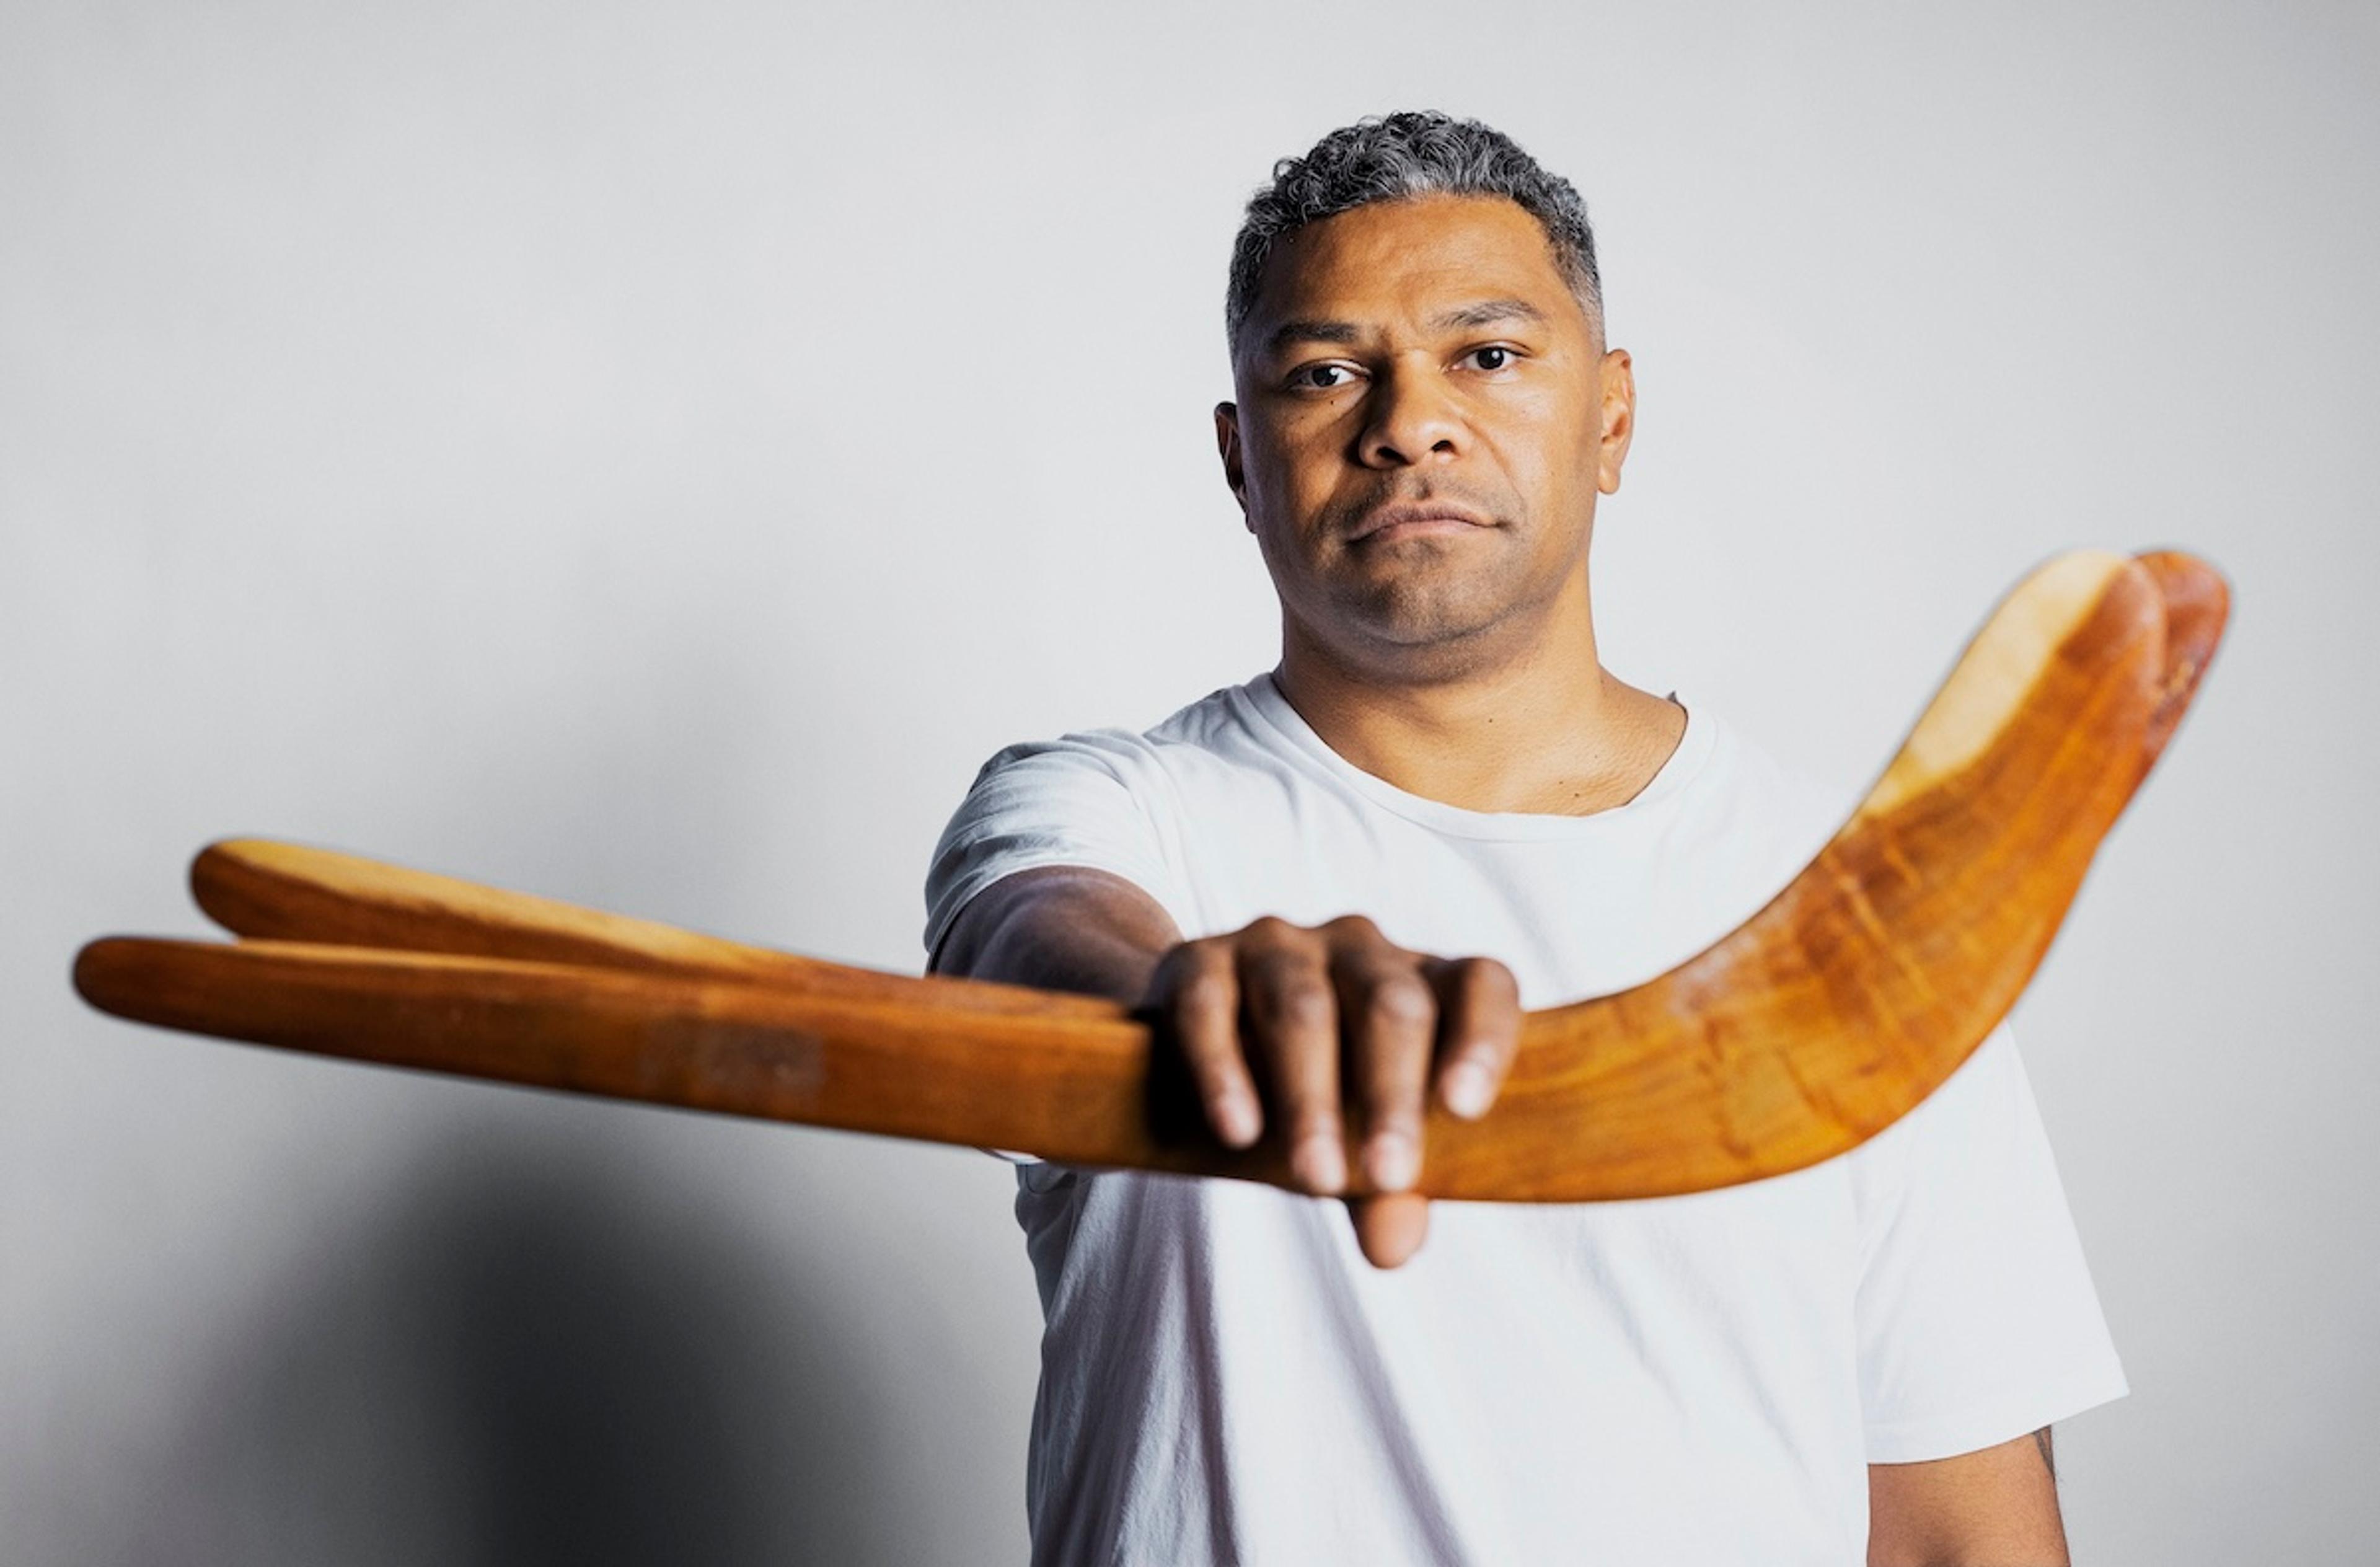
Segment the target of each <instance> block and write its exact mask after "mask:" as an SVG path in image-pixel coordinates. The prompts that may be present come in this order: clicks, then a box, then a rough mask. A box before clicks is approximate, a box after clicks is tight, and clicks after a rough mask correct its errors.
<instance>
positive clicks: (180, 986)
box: [75, 551, 2228, 1201]
mask: <svg viewBox="0 0 2380 1567" xmlns="http://www.w3.org/2000/svg"><path fill="white" fill-rule="evenodd" d="M2227 607H2228V593H2227V591H2226V589H2225V588H2224V585H2223V582H2222V579H2221V577H2219V576H2217V575H2216V573H2215V572H2214V571H2213V569H2212V568H2210V567H2209V566H2207V565H2205V564H2204V563H2203V562H2201V561H2198V560H2195V559H2193V558H2192V557H2190V556H2188V555H2183V554H2180V553H2156V554H2150V555H2143V556H2141V557H2138V558H2137V559H2127V558H2126V557H2123V556H2120V555H2116V554H2111V553H2105V552H2095V551H2085V552H2077V553H2072V554H2068V555H2061V556H2059V557H2058V558H2057V559H2055V560H2052V561H2051V562H2049V563H2048V564H2047V565H2044V566H2043V567H2041V568H2040V569H2039V570H2037V571H2036V572H2034V574H2033V575H2032V576H2031V577H2027V578H2026V579H2025V581H2024V582H2022V584H2020V585H2019V586H2018V588H2017V589H2016V590H2015V591H2014V592H2012V593H2011V594H2010V596H2009V597H2008V599H2007V600H2006V601H2003V602H2002V604H2001V605H2000V607H1999V609H1998V611H1997V612H1996V613H1994V615H1993V616H1992V618H1991V619H1990V620H1989V621H1988V622H1987V623H1986V624H1985V626H1984V628H1983V630H1982V631H1981V632H1980V633H1978V634H1977V636H1976V637H1975V638H1974V640H1973V642H1972V643H1971V644H1970V645H1969V647H1968V649H1967V650H1966V652H1965V654H1964V655H1963V656H1962V657H1961V660H1960V661H1959V662H1958V664H1957V666H1956V667H1955V668H1954V669H1953V670H1952V671H1951V674H1950V677H1949V681H1948V682H1947V683H1946V684H1945V685H1944V686H1943V687H1942V690H1941V692H1940V693H1939V694H1938V695H1937V697H1936V698H1935V699H1934V701H1933V702H1932V703H1931V704H1930V705H1929V706H1928V707H1927V709H1926V711H1925V714H1924V715H1923V716H1922V717H1921V718H1920V719H1919V721H1918V723H1917V726H1916V728H1915V729H1914V730H1913V732H1912V733H1911V735H1910V737H1909V739H1908V741H1907V743H1906V744H1904V745H1903V746H1902V747H1901V749H1900V753H1899V754H1898V755H1897V756H1896V757H1895V758H1894V759H1893V760H1892V763H1891V765H1890V766H1889V767H1888V768H1887V769H1886V770H1885V772H1884V775H1883V777H1882V778H1881V779H1879V780H1878V782H1877V784H1876V787H1875V788H1874V789H1873V790H1871V791H1870V793H1869V795H1868V796H1867V798H1866V799H1865V800H1864V802H1863V803H1862V804H1861V806H1860V808H1859V809H1858V810H1857V811H1856V812H1855V813H1854V814H1853V816H1852V820H1850V821H1849V822H1848V823H1847V824H1845V826H1844V827H1843V829H1842V830H1841V832H1838V833H1837V834H1836V835H1835V837H1834V838H1833V839H1832V840H1831V841H1830V842H1829V843H1828V844H1827V846H1826V847H1825V848H1824V849H1823V850H1822V851H1821V852H1820V853H1819V855H1818V856H1817V858H1816V859H1815V860H1814V861H1813V862H1812V864H1811V865H1810V867H1809V868H1808V869H1805V870H1804V871H1803V873H1802V874H1801V875H1800V876H1798V877H1796V878H1795V879H1794V881H1792V882H1791V884H1789V885H1788V886H1787V887H1786V888H1785V889H1784V891H1783V892H1781V893H1779V894H1778V895H1777V897H1776V898H1775V899H1774V900H1772V901H1771V902H1770V903H1769V904H1768V905H1767V906H1766V907H1765V908H1763V909H1762V910H1761V911H1760V912H1759V913H1757V914H1755V916H1753V917H1752V918H1750V919H1749V920H1747V921H1746V922H1745V923H1744V924H1743V925H1742V926H1740V927H1738V928H1737V929H1735V930H1733V931H1732V932H1730V934H1729V935H1727V936H1726V937H1724V938H1722V939H1721V940H1720V941H1718V942H1717V943H1715V944H1714V945H1712V946H1711V947H1709V948H1708V949H1706V950H1705V951H1704V952H1702V953H1701V954H1697V955H1696V956H1694V957H1693V958H1691V959H1689V960H1688V961H1687V962H1685V963H1683V964H1682V965H1680V966H1678V967H1676V968H1674V969H1672V970H1670V972H1668V973H1666V974H1664V975H1661V976H1660V977H1658V978H1655V979H1653V980H1650V981H1648V982H1647V983H1645V984H1644V985H1640V986H1637V987H1635V988H1633V989H1632V990H1624V991H1621V992H1618V993H1616V994H1613V995H1609V996H1600V997H1596V998H1594V999H1591V1000H1587V1001H1583V1002H1575V1003H1573V1004H1571V1005H1568V1006H1561V1007H1555V1008H1550V1009H1548V1010H1545V1011H1541V1012H1537V1013H1533V1014H1530V1015H1529V1017H1528V1018H1527V1020H1526V1022H1525V1024H1524V1036H1523V1041H1522V1046H1521V1051H1520V1054H1519V1056H1518V1058H1517V1060H1516V1061H1515V1063H1514V1066H1513V1070H1512V1075H1511V1077H1510V1079H1509V1080H1508V1082H1507V1084H1506V1087H1505V1089H1504V1092H1503V1095H1502V1097H1501V1098H1500V1100H1499V1101H1498V1104H1497V1108H1496V1109H1495V1110H1494V1111H1492V1112H1491V1113H1490V1114H1489V1115H1488V1116H1487V1117H1486V1118H1485V1119H1483V1120H1481V1121H1478V1122H1464V1121H1461V1120H1458V1119H1455V1118H1453V1117H1451V1116H1449V1115H1446V1114H1445V1113H1443V1112H1442V1111H1432V1113H1431V1115H1430V1120H1429V1124H1428V1129H1427V1141H1426V1145H1425V1146H1426V1149H1427V1153H1426V1160H1425V1168H1424V1172H1423V1176H1422V1180H1421V1183H1420V1189H1421V1190H1422V1191H1423V1192H1425V1193H1427V1194H1428V1195H1430V1196H1433V1197H1462V1198H1475V1199H1504V1200H1527V1201H1589V1200H1597V1199H1604V1198H1613V1197H1655V1196H1664V1195H1673V1194H1678V1193H1684V1192H1693V1191H1703V1190H1708V1189H1711V1188H1714V1187H1718V1186H1725V1185H1730V1184H1737V1183H1740V1182H1743V1181H1750V1180H1755V1179H1758V1178H1761V1177H1764V1176H1767V1175H1775V1174H1781V1173H1784V1172H1788V1171H1791V1170H1796V1169H1800V1168H1802V1167H1803V1166H1806V1165H1808V1164H1811V1163H1814V1162H1816V1161H1817V1160H1823V1159H1827V1158H1829V1157H1831V1156H1832V1155H1834V1154H1837V1153H1840V1152H1843V1151H1845V1150H1846V1149H1848V1148H1852V1147H1855V1146H1856V1145H1857V1144H1859V1143H1860V1142H1862V1141H1863V1140H1864V1139H1865V1138H1867V1137H1869V1136H1874V1135H1875V1134H1876V1132H1878V1131H1880V1130H1882V1129H1883V1128H1884V1127H1885V1126H1887V1125H1888V1124H1891V1123H1892V1122H1893V1121H1894V1120H1896V1119H1898V1118H1899V1117H1900V1115H1903V1114H1905V1113H1907V1112H1908V1111H1909V1110H1911V1109H1912V1108H1913V1107H1914V1106H1915V1105H1916V1104H1917V1103H1918V1102H1919V1101H1920V1100H1922V1099H1924V1098H1925V1096H1926V1095H1927V1094H1928V1093H1931V1092H1932V1091H1933V1090H1934V1088H1936V1087H1938V1086H1939V1085H1940V1084H1941V1083H1942V1082H1943V1081H1944V1080H1945V1079H1946V1078H1948V1077H1949V1075H1950V1074H1951V1073H1952V1072H1953V1071H1955V1070H1956V1069H1957V1068H1958V1066H1959V1065H1960V1063H1962V1062H1963V1061H1964V1060H1965V1059H1966V1058H1967V1056H1968V1055H1969V1054H1970V1053H1971V1052H1972V1051H1973V1049H1974V1048H1975V1046H1976V1045H1977V1044H1979V1043H1980V1042H1981V1041H1982V1040H1983V1039H1984V1038H1985V1035H1986V1034H1988V1033H1989V1032H1990V1030H1991V1028H1992V1026H1994V1025H1995V1024H1997V1023H1998V1021H1999V1020H2000V1018H2001V1017H2002V1016H2004V1015H2005V1014H2006V1013H2007V1012H2008V1009H2009V1008H2010V1006H2011V1005H2012V1004H2013V1003H2014V1002H2015V1000H2016V997H2017V995H2018V993H2019V992H2020V991H2021V990H2022V989H2023V987H2024V985H2025V982H2026V981H2027V980H2028V979H2029V978H2031V976H2032V974H2033V971H2034V968H2035V966H2037V965H2038V964H2039V962H2040V960H2041V956H2042V954H2043V953H2044V952H2045V951H2046V949H2047V947H2048V944H2049V941H2050V938H2051V937H2052V936H2053V935H2054V934H2055V933H2056V931H2057V929H2058V924H2059V922H2060V921H2061V920H2062V919H2063V917H2064V916H2065V913H2066V910H2067V908H2068V906H2069V905H2070V903H2071V902H2072V900H2073V897H2074V894H2075V892H2076V890H2077V888H2078V887H2079V886H2080V884H2081V881H2082V878H2083V872H2084V870H2085V869H2087V868H2088V866H2089V864H2090V860H2091V856H2092V855H2093V853H2094V852H2095V849H2096V848H2097V846H2098V844H2099V842H2100V840H2101V839H2102V838H2103V837H2104V836H2105V835H2106V833H2107V830H2108V828H2109V827H2110V826H2111V825H2112V824H2113V823H2114V821H2115V819H2116V817H2117V815H2118V814H2119V813H2120V812H2121V810H2122V809H2123V808H2124V806H2125V804H2126V802H2128V801H2129V800H2130V799H2131V795H2132V793H2133V791H2134V790H2135V789H2136V788H2137V787H2138V786H2139V784H2140V782H2141V780H2142V778H2143V776H2145V774H2146V772H2147V771H2148V768H2149V766H2150V764H2151V763H2152V762H2154V761H2155V758H2156V756H2157V754H2158V753H2159V752H2160V751H2161V750H2162V749H2163V747H2164V746H2165V744H2166V742H2167V740H2168V738H2169V737H2170V736H2171V735H2172V732H2173V728H2174V725H2175V724H2176V723H2178V722H2179V721H2180V716H2181V713H2182V711H2184V710H2185V709H2186V708H2187V707H2188V705H2189V702H2190V699H2191V697H2192V693H2193V692H2194V691H2195V689H2196V687H2197V684H2198V680H2199V677H2200V675H2201V674H2203V673H2204V669H2205V666H2206V662H2207V661H2208V659H2209V658H2210V657H2211V656H2212V654H2213V652H2214V650H2215V647H2216V643H2217V641H2218V640H2219V639H2220V638H2221V635H2222V629H2223V623H2224V617H2225V614H2226V612H2227ZM192 883H193V887H194V890H195V891H196V893H197V894H198V897H199V900H200V905H202V906H203V907H204V908H205V909H206V910H207V911H208V913H210V914H211V915H212V916H213V917H215V918H216V919H218V920H219V921H220V922H222V923H223V924H224V925H225V927H226V928H227V929H232V930H234V931H236V932H237V933H239V934H240V935H242V936H245V937H251V938H260V939H256V940H247V941H239V942H237V943H234V944H228V945H226V944H223V943H216V942H188V941H154V940H142V939H135V938H125V937H117V938H110V939H106V940H103V941H94V942H92V943H91V945H89V946H87V947H85V948H84V949H83V951H82V953H81V954H80V955H79V957H78V959H77V962H76V966H75V983H76V987H77V989H78V990H80V992H81V993H82V995H83V996H84V997H85V999H87V1000H88V1001H90V1002H91V1004H93V1005H94V1006H97V1007H99V1008H101V1009H102V1010H103V1011H107V1012H111V1013H115V1014H118V1015H121V1016H125V1017H129V1018H133V1019H136V1020H138V1021H141V1022H147V1023H153V1024H158V1025H161V1026H167V1027H174V1028H182V1029H188V1030H192V1031H195V1032H200V1033H208V1034H214V1035H219V1036H222V1037H225V1038H230V1039H246V1040H251V1041H255V1042H259V1043H264V1044H273V1045H280V1046H284V1047H287V1048H291V1049H297V1050H304V1051H314V1052H318V1053H322V1054H330V1055H338V1056H346V1057H349V1058H352V1059H357V1060H365V1061H371V1062H377V1063H385V1064H393V1065H401V1066H412V1067H419V1068H426V1069H430V1070H434V1071H442V1072H449V1073H458V1074H462V1075H470V1076H477V1077H485V1078H492V1079H497V1080H503V1081H509V1082H516V1083H523V1084H529V1085H533V1086H538V1087H551V1088H564V1089H569V1090H574V1091H578V1092H585V1093H594V1094H601V1095H606V1096H610V1097H614V1098H621V1099H638V1100H643V1101H646V1102H651V1103H661V1104H671V1105H678V1106H683V1107H687V1108H693V1109H702V1110H711V1111H724V1112H729V1113H735V1114H743V1115H756V1116H762V1117H767V1118H771V1119H776V1120H784V1121H794V1122H800V1123H805V1124H813V1125H823V1126H836V1127H844V1128H848V1129H851V1130H857V1131H868V1132H877V1133H884V1134H890V1135H893V1136H912V1137H922V1138H929V1139H932V1140H936V1141H942V1142H952V1143H961V1144H968V1145H973V1146H977V1147H993V1148H1016V1149H1021V1150H1026V1151H1030V1152H1034V1153H1038V1154H1041V1155H1043V1156H1045V1157H1048V1158H1050V1159H1054V1160H1062V1161H1065V1162H1072V1163H1080V1164H1087V1165H1100V1166H1113V1167H1124V1168H1138V1169H1147V1170H1160V1171H1172V1172H1183V1173H1196V1174H1211V1175H1230V1176H1237V1177H1243V1178H1246V1179H1253V1180H1260V1181H1269V1182H1272V1183H1274V1184H1281V1185H1292V1184H1293V1182H1292V1181H1291V1179H1290V1176H1289V1171H1288V1165H1287V1161H1286V1159H1285V1156H1284V1152H1283V1150H1282V1149H1281V1148H1280V1146H1279V1145H1278V1143H1277V1141H1276V1140H1275V1139H1274V1138H1271V1137H1269V1138H1268V1139H1267V1140H1266V1141H1265V1142H1264V1143H1262V1144H1259V1145H1258V1147H1257V1148H1253V1149H1250V1150H1247V1151H1245V1152H1238V1153H1235V1152H1233V1151H1230V1150H1227V1149H1225V1148H1222V1147H1221V1146H1220V1144H1218V1143H1216V1142H1215V1141H1214V1140H1213V1139H1212V1138H1211V1137H1209V1136H1208V1135H1207V1134H1206V1132H1205V1130H1204V1126H1203V1121H1202V1118H1201V1116H1200V1113H1199V1111H1198V1108H1197V1106H1196V1101H1195V1099H1193V1098H1192V1096H1191V1095H1190V1093H1189V1091H1188V1088H1187V1085H1186V1082H1185V1081H1184V1077H1183V1075H1182V1073H1181V1071H1180V1068H1179V1064H1178V1063H1177V1062H1176V1061H1175V1060H1174V1059H1173V1058H1172V1052H1171V1051H1158V1050H1155V1049H1153V1040H1152V1036H1151V1034H1150V1031H1149V1030H1148V1029H1147V1027H1145V1026H1142V1025H1141V1024H1140V1023H1138V1022H1136V1021H1135V1019H1134V1018H1133V1016H1132V1015H1131V1014H1129V1013H1128V1012H1127V1011H1126V1009H1124V1008H1123V1007H1120V1006H1117V1005H1115V1004H1114V1003H1111V1002H1103V1001H1098V1000H1093V999H1090V998H1086V997H1080V996H1070V995H1062V994H1057V993H1054V992H1048V991H1040V990H1027V989H1024V988H1021V987H1015V986H1005V985H990V984H984V983H979V982H976V981H970V980H961V979H951V978H908V977H906V976H902V975H895V974H888V973H882V972H878V971H874V970H868V969H862V968H855V967H850V966H844V965H838V964H831V963H825V962H821V961H819V960H816V959H811V958H804V957H798V956H795V955H794V954H785V953H777V952H772V951H770V950H768V949H765V948H759V947H747V946H744V945H741V944H739V943H735V942H730V941H720V940H718V939H716V938H712V937H707V936H699V935H697V934H695V933H694V932H691V931H686V930H680V929H676V928H674V927H671V926H666V925H659V924H655V923H653V922H650V921H644V920H634V919H628V918H625V917H621V916H616V915H609V914H603V913H600V912H598V911H595V910H591V909H582V908H578V907H576V906H575V905H568V904H561V903H556V902H553V900H549V899H541V898H533V897H529V896H527V895H525V894H521V893H504V892H500V891H497V890H496V889H492V888H486V887H480V886H478V885H476V884H474V883H471V882H468V881H456V880H455V879H453V878H448V877H439V876H431V875H429V874H427V873H424V872H419V871H411V870H406V869H400V868H397V867H393V866H385V865H380V864H377V863H375V862H373V861H370V860H363V859H358V858H356V857H354V856H345V855H336V854H332V853H329V852H327V851H323V850H319V849H306V848H300V847H297V846H295V845H289V844H273V843H269V842H264V841H260V840H243V841H236V842H232V843H225V844H216V845H214V846H212V847H211V848H209V849H208V850H207V851H205V852H204V853H203V854H201V855H200V857H199V860H198V862H197V863H196V865H194V866H193V868H192ZM1361 1134H1362V1127H1361V1125H1360V1124H1357V1123H1356V1122H1355V1121H1354V1118H1353V1116H1352V1114H1351V1117H1350V1126H1349V1136H1350V1138H1351V1142H1352V1141H1353V1140H1354V1139H1357V1138H1360V1136H1361ZM1349 1165H1350V1168H1351V1169H1360V1167H1361V1165H1360V1161H1359V1160H1354V1159H1352V1158H1351V1160H1349ZM1356 1189H1357V1190H1359V1191H1360V1190H1361V1189H1362V1188H1361V1187H1360V1186H1359V1187H1358V1188H1356Z"/></svg>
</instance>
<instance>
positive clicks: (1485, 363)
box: [1463, 343, 1521, 375]
mask: <svg viewBox="0 0 2380 1567" xmlns="http://www.w3.org/2000/svg"><path fill="white" fill-rule="evenodd" d="M1520 357H1521V356H1520V353H1519V352H1518V350H1516V349H1513V348H1512V347H1510V346H1506V345H1504V344H1502V343H1489V344H1487V345H1485V346H1481V347H1477V348H1474V349H1472V350H1471V352H1469V353H1467V354H1465V355H1463V362H1464V363H1466V364H1468V365H1470V366H1471V367H1472V368H1473V369H1475V370H1486V371H1488V373H1489V374H1491V375H1492V374H1494V373H1495V372H1496V371H1498V370H1510V369H1511V368H1512V361H1513V360H1515V359H1517V358H1520Z"/></svg>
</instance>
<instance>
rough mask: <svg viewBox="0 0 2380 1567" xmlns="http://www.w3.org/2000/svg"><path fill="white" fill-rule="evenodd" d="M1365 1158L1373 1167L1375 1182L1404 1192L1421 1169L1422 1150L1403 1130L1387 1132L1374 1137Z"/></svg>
mask: <svg viewBox="0 0 2380 1567" xmlns="http://www.w3.org/2000/svg"><path fill="white" fill-rule="evenodd" d="M1365 1162H1366V1164H1368V1165H1369V1166H1370V1167H1371V1171H1372V1184H1373V1185H1375V1186H1378V1188H1379V1189H1380V1190H1382V1191H1384V1192H1402V1191H1403V1190H1404V1189H1405V1188H1406V1187H1407V1186H1410V1185H1412V1184H1414V1177H1415V1176H1416V1175H1418V1174H1420V1173H1421V1150H1420V1149H1418V1148H1415V1147H1414V1140H1413V1139H1412V1138H1411V1137H1408V1136H1404V1135H1403V1133H1401V1132H1383V1133H1381V1134H1380V1135H1379V1136H1377V1137H1374V1138H1373V1139H1372V1146H1371V1148H1370V1149H1369V1150H1368V1151H1367V1152H1366V1155H1365Z"/></svg>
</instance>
